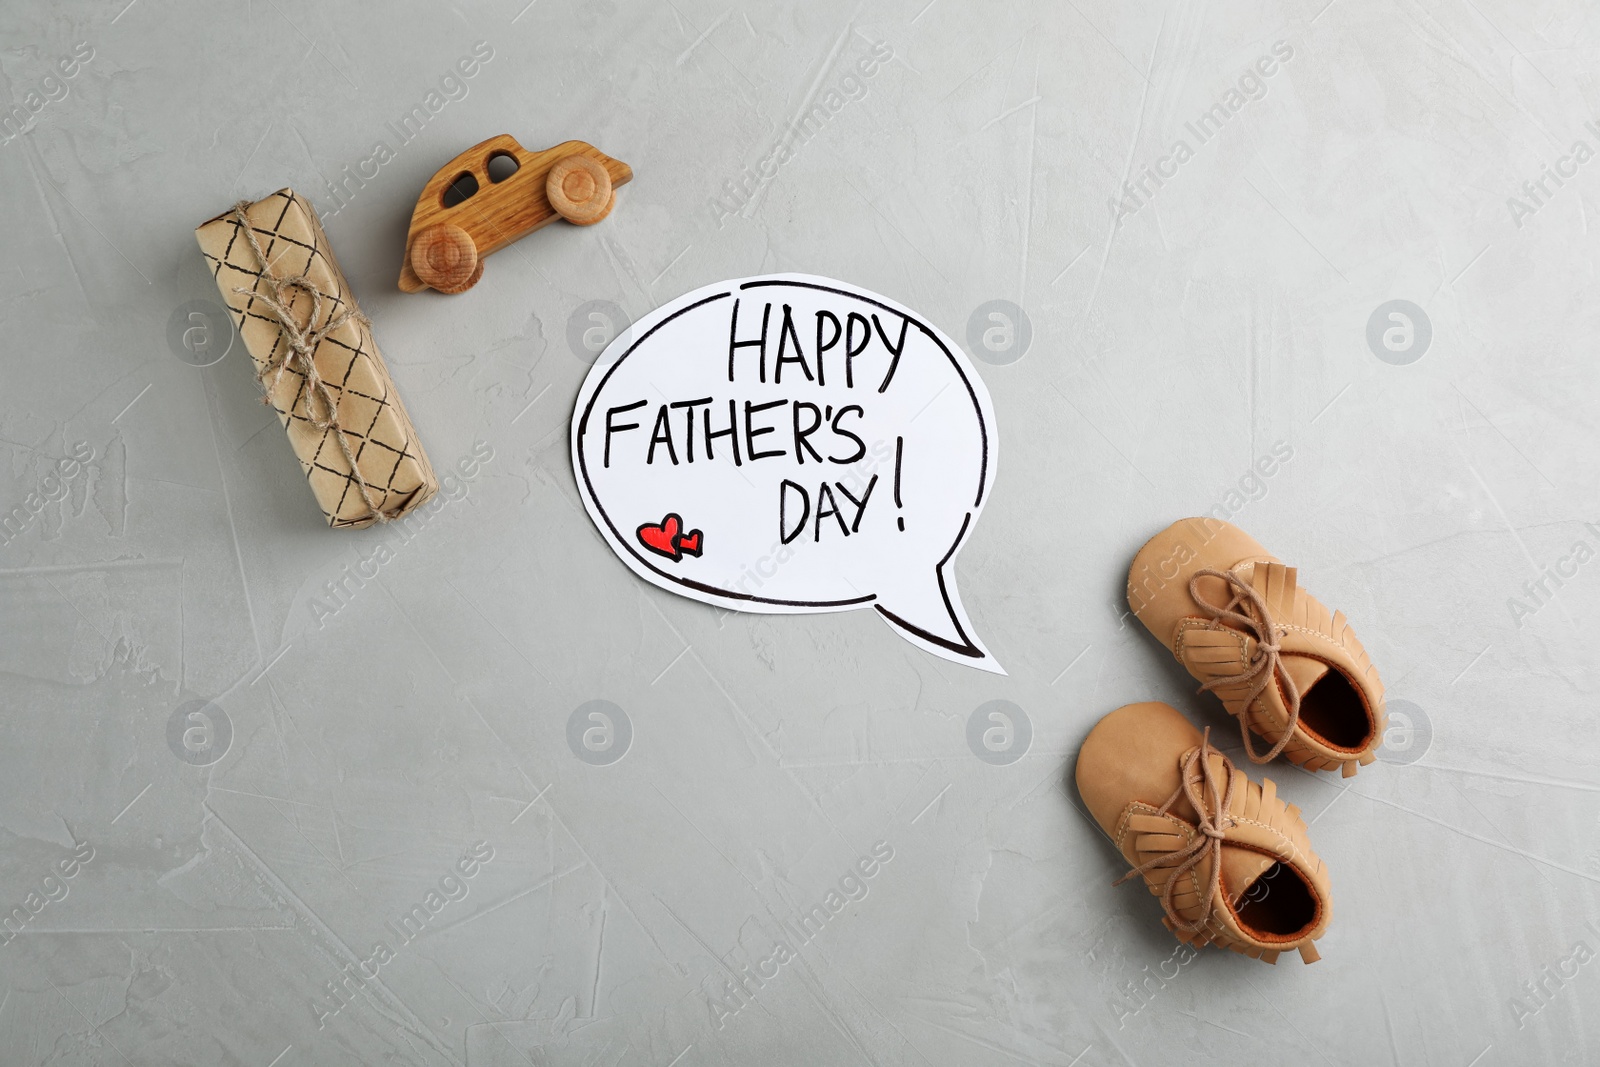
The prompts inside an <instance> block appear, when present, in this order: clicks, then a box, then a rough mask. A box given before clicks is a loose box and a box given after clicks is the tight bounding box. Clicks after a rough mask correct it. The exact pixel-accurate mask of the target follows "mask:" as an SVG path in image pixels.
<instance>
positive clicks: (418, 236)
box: [400, 133, 633, 293]
mask: <svg viewBox="0 0 1600 1067" xmlns="http://www.w3.org/2000/svg"><path fill="white" fill-rule="evenodd" d="M506 161H509V162H506ZM491 164H493V166H492V168H491ZM496 175H498V177H497V176H496ZM632 178H633V169H632V168H631V167H629V166H628V165H627V164H626V163H623V162H621V161H620V160H615V159H612V158H611V157H610V156H608V155H606V154H605V153H604V152H602V151H600V150H599V149H598V148H596V147H594V146H593V145H591V144H585V143H584V142H583V141H566V142H563V143H562V144H558V145H556V146H555V147H554V148H546V149H545V150H544V151H542V152H529V151H528V150H527V149H525V148H523V147H522V146H521V145H519V144H518V143H517V142H516V139H515V138H513V137H512V136H511V135H510V134H506V133H503V134H501V135H500V136H498V137H491V138H489V139H488V140H487V141H484V142H483V143H482V144H480V145H475V146H474V147H472V148H469V149H467V150H466V151H465V152H463V153H461V154H460V155H459V156H457V157H456V158H454V159H452V160H451V161H450V162H449V163H447V164H445V165H444V166H443V167H441V168H439V171H438V173H437V174H435V175H434V176H433V177H432V178H429V179H428V184H427V185H425V186H423V189H422V196H421V197H419V198H418V199H417V206H416V209H415V210H414V211H413V212H412V214H411V228H410V230H409V231H408V232H407V234H406V257H405V263H404V264H403V265H402V266H401V268H400V288H401V289H403V290H405V291H406V292H408V293H415V292H418V291H419V290H422V289H426V288H429V287H432V288H434V289H437V290H439V292H441V293H459V292H463V291H464V290H467V289H471V288H472V287H473V286H474V285H476V284H477V283H478V279H479V278H481V277H483V260H484V257H485V256H487V255H489V254H490V253H491V252H497V251H499V250H500V249H502V248H504V247H505V246H506V245H508V244H510V243H511V242H512V241H515V240H517V239H518V238H520V237H526V236H527V235H528V234H530V233H532V232H533V231H534V230H537V229H539V228H540V227H541V226H546V225H549V224H550V223H552V222H554V221H555V220H556V219H558V218H564V219H566V220H567V221H568V222H574V223H577V224H578V225H579V226H592V225H593V224H594V223H597V222H599V221H600V220H601V219H603V218H605V217H606V216H607V215H609V214H611V209H612V207H613V206H615V204H616V202H617V194H616V191H615V190H616V187H617V186H619V185H623V184H625V183H626V182H628V181H629V180H630V179H632Z"/></svg>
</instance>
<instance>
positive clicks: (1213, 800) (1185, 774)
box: [1111, 727, 1239, 933]
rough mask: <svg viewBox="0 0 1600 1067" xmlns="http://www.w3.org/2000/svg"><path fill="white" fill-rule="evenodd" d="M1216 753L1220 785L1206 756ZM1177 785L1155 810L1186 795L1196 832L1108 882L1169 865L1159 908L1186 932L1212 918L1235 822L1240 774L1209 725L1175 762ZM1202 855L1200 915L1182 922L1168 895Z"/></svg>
mask: <svg viewBox="0 0 1600 1067" xmlns="http://www.w3.org/2000/svg"><path fill="white" fill-rule="evenodd" d="M1212 756H1215V757H1216V758H1217V760H1218V761H1219V762H1220V764H1221V772H1220V777H1225V778H1226V779H1227V786H1226V787H1225V788H1224V787H1223V786H1222V784H1221V783H1220V782H1219V781H1218V778H1219V773H1218V769H1217V768H1216V767H1214V766H1213V765H1212V762H1211V759H1210V757H1212ZM1178 766H1179V779H1180V780H1179V784H1178V788H1177V789H1175V790H1173V791H1172V795H1171V796H1170V797H1168V798H1167V801H1166V803H1165V804H1162V805H1161V807H1160V808H1158V809H1156V814H1158V815H1166V814H1168V812H1169V809H1170V808H1171V807H1172V805H1174V804H1176V803H1177V802H1178V798H1179V797H1180V796H1181V797H1186V798H1187V799H1188V801H1189V806H1190V807H1192V808H1194V810H1195V812H1196V814H1197V815H1198V818H1197V819H1196V821H1195V827H1194V828H1195V835H1194V836H1193V837H1192V838H1190V840H1189V843H1188V844H1186V845H1185V846H1184V847H1183V848H1180V849H1178V850H1177V851H1175V852H1167V853H1163V854H1161V855H1159V856H1156V857H1155V858H1153V859H1151V860H1149V861H1147V862H1145V863H1141V864H1140V865H1139V866H1137V867H1135V868H1133V870H1131V871H1129V872H1128V873H1127V874H1124V875H1123V876H1122V877H1121V878H1118V879H1117V880H1116V881H1115V882H1113V883H1111V884H1112V885H1121V884H1122V883H1123V882H1126V881H1127V880H1128V879H1130V878H1133V877H1136V876H1138V875H1142V874H1144V873H1145V872H1147V871H1150V870H1153V869H1154V868H1157V867H1168V866H1170V867H1172V873H1171V874H1170V875H1169V876H1168V877H1167V883H1166V886H1165V887H1164V888H1163V889H1162V891H1161V907H1162V908H1163V909H1165V911H1166V913H1167V916H1168V918H1170V919H1171V920H1172V922H1173V925H1174V926H1175V927H1176V928H1177V929H1179V930H1182V931H1184V932H1185V933H1195V932H1196V931H1198V930H1199V929H1200V928H1201V927H1203V926H1205V925H1206V923H1207V922H1209V921H1210V920H1211V912H1212V908H1213V906H1214V902H1215V901H1216V898H1217V891H1218V889H1220V888H1221V886H1222V844H1223V842H1224V841H1226V840H1227V830H1228V829H1229V828H1230V827H1232V826H1234V825H1236V820H1235V819H1234V818H1233V816H1231V815H1229V814H1228V810H1229V809H1230V808H1231V807H1232V806H1233V794H1234V790H1235V788H1236V787H1237V784H1238V778H1239V776H1238V775H1236V774H1234V770H1233V762H1232V761H1231V760H1229V759H1228V757H1227V756H1224V755H1223V754H1222V753H1220V752H1218V751H1217V750H1216V749H1214V748H1212V747H1211V728H1210V727H1207V728H1206V731H1205V733H1204V734H1203V735H1201V738H1200V744H1199V745H1198V746H1196V747H1195V748H1192V749H1190V750H1189V751H1188V752H1186V753H1185V754H1184V756H1183V759H1182V760H1180V761H1179V765H1178ZM1207 859H1209V860H1210V861H1211V877H1210V883H1211V884H1210V886H1209V887H1208V889H1207V891H1206V892H1205V893H1204V894H1203V896H1202V899H1201V903H1200V909H1201V910H1200V915H1199V917H1198V918H1197V919H1195V921H1194V922H1186V921H1185V920H1184V918H1183V916H1182V915H1181V914H1179V912H1178V909H1177V907H1176V905H1174V904H1173V902H1172V898H1173V894H1174V893H1176V892H1177V889H1178V883H1179V881H1180V880H1181V879H1182V878H1183V876H1184V875H1186V874H1188V873H1189V872H1190V871H1192V870H1194V869H1195V868H1196V867H1198V866H1200V864H1201V863H1203V862H1205V861H1206V860H1207Z"/></svg>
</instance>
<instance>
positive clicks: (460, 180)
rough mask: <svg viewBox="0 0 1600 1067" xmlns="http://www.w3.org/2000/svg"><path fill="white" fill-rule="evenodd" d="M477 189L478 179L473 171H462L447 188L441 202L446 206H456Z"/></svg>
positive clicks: (440, 199)
mask: <svg viewBox="0 0 1600 1067" xmlns="http://www.w3.org/2000/svg"><path fill="white" fill-rule="evenodd" d="M477 191H478V179H477V178H475V177H473V175H472V172H471V171H462V172H461V174H459V175H458V176H457V177H456V180H455V181H453V182H451V183H450V185H449V187H448V188H446V189H445V191H444V195H443V196H441V197H440V198H439V202H440V203H441V204H443V205H444V206H445V207H455V206H456V205H457V204H460V203H462V202H463V201H465V200H467V199H468V198H469V197H471V196H472V195H473V194H475V193H476V192H477Z"/></svg>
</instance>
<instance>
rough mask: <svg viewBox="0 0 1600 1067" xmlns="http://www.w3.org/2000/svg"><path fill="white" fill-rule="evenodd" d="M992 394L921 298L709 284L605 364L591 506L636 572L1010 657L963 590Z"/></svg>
mask: <svg viewBox="0 0 1600 1067" xmlns="http://www.w3.org/2000/svg"><path fill="white" fill-rule="evenodd" d="M995 445H996V442H995V421H994V411H993V409H992V407H991V405H990V402H989V393H988V390H986V389H985V388H984V385H983V382H982V380H981V379H980V378H979V377H978V376H977V374H976V373H975V372H974V371H973V369H972V365H971V364H970V363H969V362H968V361H967V357H966V355H965V354H964V353H962V351H961V350H960V349H959V348H958V347H956V345H955V343H954V342H952V341H951V340H950V339H949V338H948V337H946V336H945V335H944V334H942V333H940V332H939V331H938V330H937V329H935V328H934V327H933V326H931V325H930V324H928V323H927V322H925V321H923V320H922V319H921V318H920V317H918V316H917V315H915V314H914V313H912V312H911V311H910V310H909V309H907V308H905V307H902V306H901V305H899V304H897V303H895V302H894V301H892V300H889V299H886V298H884V297H881V296H878V295H876V294H874V293H869V292H866V291H865V290H862V289H857V288H855V287H854V286H851V285H847V284H845V283H843V282H835V281H830V280H828V279H826V278H814V277H809V276H806V275H799V274H778V275H770V276H766V277H760V278H749V279H746V280H743V281H732V282H724V283H721V284H718V285H713V286H708V287H706V288H704V289H698V290H696V291H694V292H692V293H689V294H687V295H686V296H683V297H680V298H679V299H677V300H675V301H673V302H672V303H670V304H668V305H667V306H665V307H662V308H658V309H657V310H656V311H654V312H652V313H650V314H649V315H646V316H645V317H644V318H642V319H640V320H639V321H638V322H636V323H634V324H633V326H631V327H630V328H629V329H628V330H627V331H626V332H625V333H623V334H622V335H621V336H619V337H617V338H616V339H615V340H614V341H612V343H611V345H610V346H609V347H608V348H607V349H606V350H605V352H603V353H602V354H601V357H600V359H598V360H596V362H595V365H594V368H593V369H592V370H591V371H590V373H589V377H588V378H587V380H586V381H585V382H584V384H583V389H582V391H581V392H580V393H579V396H578V406H577V410H576V412H575V414H574V417H573V420H572V463H573V468H574V470H575V471H576V473H577V478H578V486H579V489H580V491H581V492H582V494H583V501H584V504H585V505H586V506H587V507H588V509H589V515H590V517H592V518H593V519H594V521H595V525H596V526H598V527H599V529H600V533H601V535H602V536H603V537H604V538H605V539H606V542H607V543H608V544H610V546H611V548H612V549H613V550H614V551H615V552H616V553H617V555H618V556H620V557H621V558H622V561H623V562H624V563H626V564H627V565H628V566H629V567H630V568H632V570H633V571H634V573H635V574H637V575H639V577H641V578H643V579H644V580H645V581H648V582H651V583H653V584H655V585H658V586H660V587H661V588H663V589H667V590H670V591H671V592H674V593H679V594H682V595H683V596H687V597H691V598H693V599H695V600H700V601H704V602H705V603H708V604H713V605H716V606H718V607H722V608H727V609H731V610H735V611H755V612H766V613H772V614H782V613H801V612H819V611H847V610H849V609H852V608H865V607H871V608H872V609H873V610H875V611H876V612H877V613H878V614H879V615H881V616H882V617H883V618H884V619H885V620H887V621H888V623H889V624H890V625H891V626H893V627H894V628H895V629H896V630H897V631H899V633H900V634H901V635H902V636H903V637H905V638H906V639H907V640H909V641H911V642H913V643H914V644H917V645H919V646H921V647H922V648H924V649H926V650H927V651H929V652H932V653H933V654H935V655H938V656H943V657H944V658H946V659H950V660H954V661H956V662H960V663H968V664H971V665H973V666H975V667H979V668H981V669H983V670H988V671H993V672H995V673H1001V674H1003V673H1004V672H1003V671H1002V670H1001V669H1000V667H999V665H998V664H996V663H995V661H994V659H993V658H992V657H991V656H990V655H989V653H988V652H987V651H986V650H985V649H984V647H983V644H982V643H981V642H980V641H979V640H978V638H977V636H976V635H975V634H974V633H973V629H972V624H971V623H970V622H969V621H968V620H967V615H966V611H965V610H964V609H963V608H962V606H961V597H960V595H959V594H958V593H957V591H956V586H955V576H954V565H953V561H954V559H955V556H956V553H957V552H958V551H959V550H960V548H961V546H962V544H963V543H964V542H965V541H966V539H967V538H968V537H969V536H970V535H971V533H972V528H973V524H974V523H976V522H977V519H978V513H979V512H980V511H981V510H982V508H983V502H984V499H985V497H986V496H987V494H988V492H989V489H990V486H991V485H992V484H993V482H994V473H995Z"/></svg>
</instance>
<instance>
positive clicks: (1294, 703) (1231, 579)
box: [1189, 567, 1300, 763]
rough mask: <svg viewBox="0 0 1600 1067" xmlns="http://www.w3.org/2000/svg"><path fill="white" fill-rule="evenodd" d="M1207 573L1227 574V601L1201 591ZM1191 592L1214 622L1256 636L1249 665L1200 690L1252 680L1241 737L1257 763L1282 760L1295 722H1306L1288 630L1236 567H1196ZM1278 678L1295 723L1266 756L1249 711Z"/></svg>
mask: <svg viewBox="0 0 1600 1067" xmlns="http://www.w3.org/2000/svg"><path fill="white" fill-rule="evenodd" d="M1201 578H1220V579H1222V580H1223V581H1224V582H1226V583H1227V585H1228V589H1229V591H1230V592H1231V593H1232V594H1233V595H1232V598H1231V599H1230V600H1229V601H1228V602H1227V603H1226V604H1222V605H1218V604H1215V603H1213V602H1212V601H1209V600H1207V599H1205V598H1204V597H1202V596H1201V595H1200V579H1201ZM1189 596H1190V597H1191V598H1193V600H1194V602H1195V603H1196V604H1198V605H1200V610H1201V611H1204V612H1205V613H1206V614H1207V615H1208V616H1209V617H1210V618H1211V619H1212V620H1213V621H1214V622H1220V623H1222V624H1223V625H1225V626H1229V627H1231V628H1233V629H1236V630H1240V631H1242V632H1244V633H1245V634H1246V635H1248V636H1249V637H1252V638H1254V639H1255V642H1256V650H1255V654H1254V655H1252V656H1251V657H1250V664H1249V666H1247V667H1245V669H1244V670H1242V671H1240V672H1239V673H1238V674H1232V675H1229V676H1228V677H1226V678H1214V679H1212V680H1211V681H1209V682H1207V683H1206V684H1204V685H1202V686H1201V687H1200V690H1199V691H1200V692H1202V693H1204V692H1208V691H1210V690H1213V689H1220V688H1222V687H1224V686H1230V685H1237V684H1239V683H1241V682H1243V683H1248V684H1249V685H1250V693H1249V695H1248V696H1246V697H1245V699H1244V704H1243V705H1242V710H1241V711H1240V713H1239V715H1238V716H1237V717H1238V719H1239V736H1240V737H1242V738H1243V739H1244V752H1245V755H1247V756H1249V757H1250V761H1251V762H1252V763H1266V762H1268V761H1270V760H1273V759H1276V758H1277V756H1278V754H1279V753H1280V752H1282V751H1283V750H1284V748H1285V747H1286V746H1287V745H1288V744H1289V741H1290V740H1291V739H1292V738H1293V737H1294V731H1295V727H1296V726H1298V725H1299V723H1300V690H1299V688H1298V687H1297V686H1296V685H1295V683H1294V679H1293V678H1291V677H1290V676H1289V669H1288V668H1287V667H1285V666H1284V664H1283V645H1282V640H1283V635H1284V634H1286V633H1287V632H1288V629H1287V628H1286V627H1283V626H1279V625H1278V624H1277V623H1276V622H1275V621H1273V618H1272V611H1271V610H1270V609H1269V608H1268V607H1267V602H1266V600H1265V599H1264V598H1263V597H1262V596H1261V594H1260V592H1258V591H1257V590H1256V588H1255V587H1254V586H1252V585H1251V584H1250V583H1249V582H1246V581H1245V580H1244V579H1243V578H1241V577H1239V576H1238V575H1237V574H1235V573H1234V572H1232V571H1219V570H1213V569H1212V568H1209V567H1207V568H1205V569H1203V570H1198V571H1195V572H1194V575H1193V576H1192V577H1190V579H1189ZM1274 677H1276V678H1277V679H1278V680H1279V681H1280V682H1281V683H1282V685H1281V688H1282V691H1283V696H1284V705H1285V706H1286V707H1287V709H1288V712H1289V724H1288V726H1287V727H1285V728H1284V731H1283V736H1282V737H1280V738H1279V739H1278V743H1277V744H1275V745H1273V746H1272V748H1271V749H1270V750H1268V751H1267V753H1266V754H1265V755H1260V754H1257V752H1256V750H1255V744H1254V743H1253V742H1252V741H1251V739H1250V726H1249V724H1248V722H1247V721H1246V714H1245V713H1246V712H1248V711H1249V709H1250V705H1251V704H1253V703H1255V699H1256V698H1257V697H1258V696H1260V695H1261V694H1262V693H1263V692H1264V691H1265V690H1266V688H1267V684H1268V683H1269V682H1271V681H1272V680H1273V678H1274Z"/></svg>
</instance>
